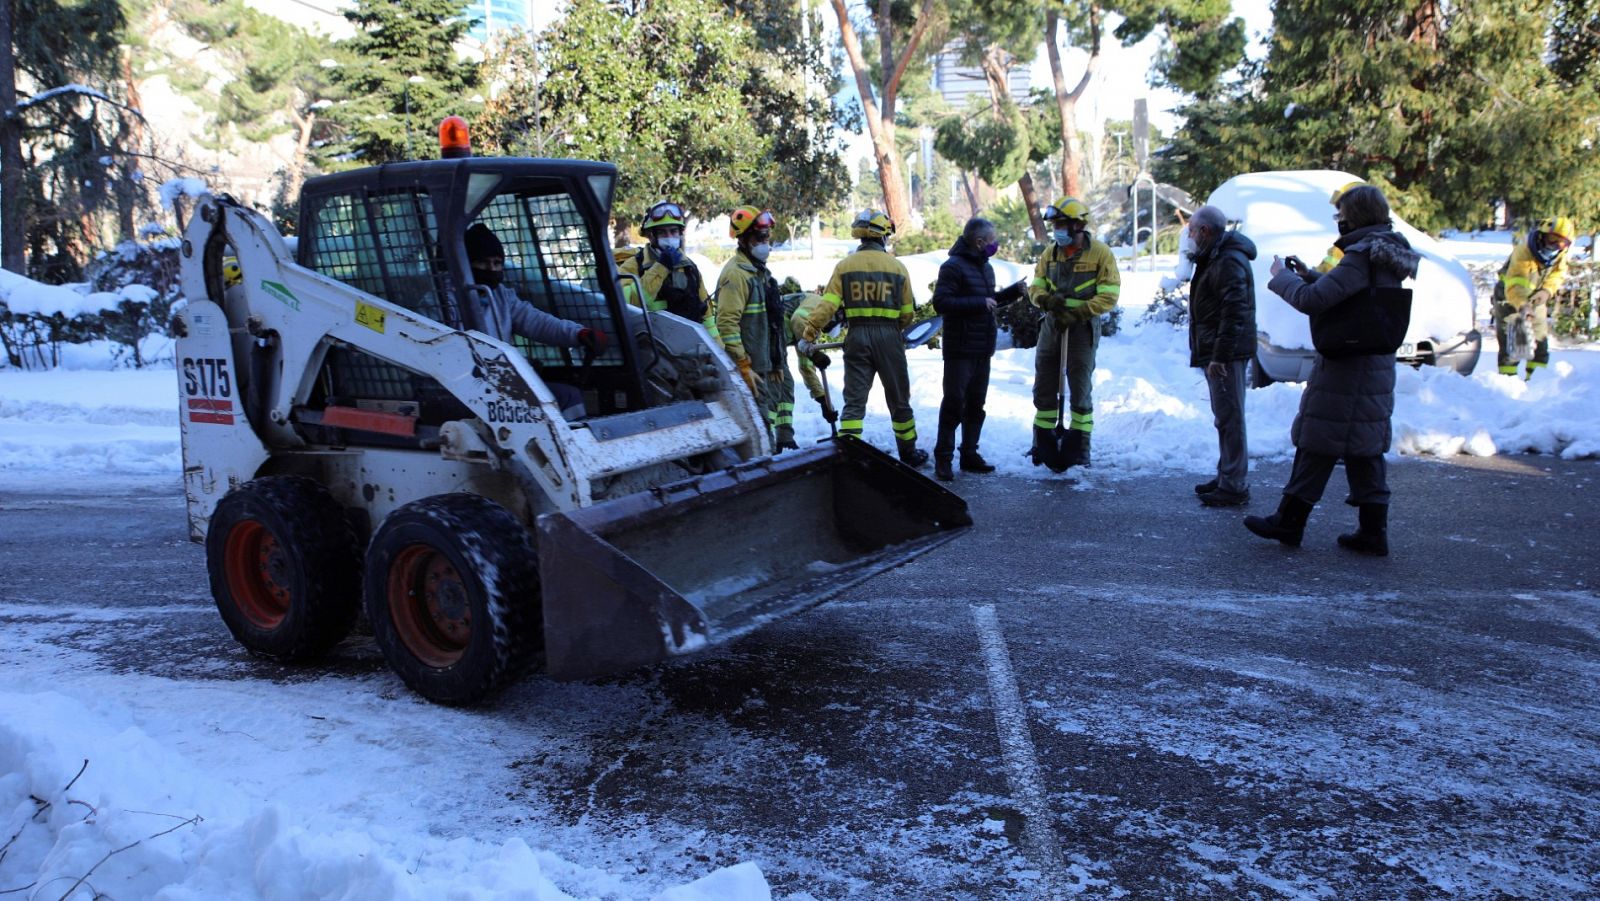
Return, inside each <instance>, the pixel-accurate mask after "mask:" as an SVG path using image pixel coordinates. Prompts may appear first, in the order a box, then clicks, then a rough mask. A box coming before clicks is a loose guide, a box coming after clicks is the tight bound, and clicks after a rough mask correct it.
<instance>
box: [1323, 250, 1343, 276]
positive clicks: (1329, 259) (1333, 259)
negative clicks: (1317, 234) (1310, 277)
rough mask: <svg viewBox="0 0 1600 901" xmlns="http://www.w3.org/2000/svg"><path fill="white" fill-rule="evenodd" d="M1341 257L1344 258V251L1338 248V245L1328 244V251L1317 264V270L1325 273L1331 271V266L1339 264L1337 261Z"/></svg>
mask: <svg viewBox="0 0 1600 901" xmlns="http://www.w3.org/2000/svg"><path fill="white" fill-rule="evenodd" d="M1342 259H1344V251H1342V250H1340V249H1339V245H1337V244H1329V245H1328V252H1327V253H1326V254H1324V255H1323V257H1322V262H1320V263H1318V264H1317V271H1318V272H1320V273H1322V274H1323V275H1327V274H1328V273H1329V272H1332V271H1333V267H1335V266H1337V265H1339V261H1340V260H1342Z"/></svg>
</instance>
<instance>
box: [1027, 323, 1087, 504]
mask: <svg viewBox="0 0 1600 901" xmlns="http://www.w3.org/2000/svg"><path fill="white" fill-rule="evenodd" d="M1033 440H1034V448H1033V451H1032V454H1033V462H1034V463H1035V464H1043V465H1045V466H1048V467H1050V471H1051V472H1066V471H1067V468H1068V467H1070V466H1072V465H1073V464H1074V463H1076V462H1078V458H1079V456H1080V455H1081V454H1082V453H1083V432H1082V431H1080V430H1078V429H1069V428H1067V329H1062V330H1061V370H1060V378H1059V379H1058V380H1057V382H1056V427H1055V428H1054V429H1051V430H1050V431H1049V432H1047V433H1045V434H1040V433H1039V430H1038V429H1035V430H1034V435H1033Z"/></svg>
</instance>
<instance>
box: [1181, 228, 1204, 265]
mask: <svg viewBox="0 0 1600 901" xmlns="http://www.w3.org/2000/svg"><path fill="white" fill-rule="evenodd" d="M1199 252H1200V245H1198V244H1196V243H1195V241H1194V235H1191V234H1189V230H1188V229H1184V230H1183V234H1182V235H1180V236H1179V237H1178V256H1179V258H1180V259H1185V260H1192V259H1194V255H1195V254H1197V253H1199Z"/></svg>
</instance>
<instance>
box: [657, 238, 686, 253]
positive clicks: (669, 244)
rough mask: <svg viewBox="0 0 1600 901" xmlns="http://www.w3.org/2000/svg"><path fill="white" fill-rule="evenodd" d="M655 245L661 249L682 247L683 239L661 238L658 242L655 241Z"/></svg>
mask: <svg viewBox="0 0 1600 901" xmlns="http://www.w3.org/2000/svg"><path fill="white" fill-rule="evenodd" d="M656 246H657V247H660V248H661V249H662V250H677V249H679V248H681V247H683V239H682V238H662V239H661V240H660V241H659V242H657V244H656Z"/></svg>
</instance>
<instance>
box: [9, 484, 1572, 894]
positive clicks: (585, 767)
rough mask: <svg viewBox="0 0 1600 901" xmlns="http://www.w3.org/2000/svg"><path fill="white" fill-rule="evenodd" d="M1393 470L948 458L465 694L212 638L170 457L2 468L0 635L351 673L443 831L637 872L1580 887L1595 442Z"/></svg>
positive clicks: (1043, 884)
mask: <svg viewBox="0 0 1600 901" xmlns="http://www.w3.org/2000/svg"><path fill="white" fill-rule="evenodd" d="M1285 473H1286V466H1284V465H1266V466H1264V467H1262V469H1261V470H1260V471H1258V472H1257V473H1255V474H1254V485H1255V490H1256V493H1257V500H1256V501H1255V503H1254V504H1253V506H1252V508H1251V509H1252V510H1253V511H1254V512H1263V513H1264V512H1268V511H1270V510H1271V509H1272V507H1273V506H1274V505H1275V501H1276V489H1277V487H1278V486H1279V485H1281V484H1282V479H1283V477H1284V475H1285ZM1391 477H1392V482H1393V486H1394V490H1395V495H1396V513H1395V516H1394V518H1393V522H1392V528H1393V529H1394V534H1393V537H1392V542H1393V547H1394V553H1395V556H1394V557H1391V558H1389V559H1387V560H1372V559H1366V558H1357V557H1354V556H1351V555H1349V554H1346V553H1344V552H1342V551H1340V550H1338V549H1337V548H1335V547H1334V546H1333V539H1334V536H1335V535H1336V534H1337V533H1338V532H1339V531H1342V530H1345V529H1347V528H1349V526H1350V525H1351V524H1352V523H1353V520H1354V511H1353V510H1350V509H1349V508H1345V507H1343V506H1342V505H1340V504H1338V503H1336V501H1337V499H1338V498H1339V497H1340V496H1342V492H1341V490H1340V489H1341V487H1342V486H1341V485H1339V484H1338V481H1337V480H1338V479H1339V478H1341V475H1340V474H1337V473H1336V475H1335V479H1336V481H1335V483H1334V484H1333V485H1332V486H1330V491H1329V495H1330V500H1331V501H1334V503H1329V502H1327V501H1325V502H1324V504H1323V505H1321V506H1320V507H1319V508H1318V510H1317V512H1316V514H1314V516H1313V519H1312V524H1311V527H1310V529H1309V531H1308V535H1307V539H1306V546H1305V547H1304V548H1302V549H1300V550H1299V551H1290V550H1286V549H1283V548H1281V547H1279V546H1277V545H1275V544H1269V543H1265V542H1261V541H1259V540H1257V539H1253V538H1251V537H1250V536H1249V535H1247V534H1246V533H1245V532H1244V531H1243V529H1242V527H1241V526H1240V525H1239V523H1238V520H1239V518H1240V516H1241V515H1242V514H1241V512H1239V511H1214V510H1204V509H1201V508H1200V507H1199V505H1198V504H1197V503H1196V502H1195V500H1194V498H1193V495H1192V493H1191V491H1190V487H1189V486H1190V484H1191V483H1192V482H1193V481H1195V479H1192V478H1183V477H1163V478H1144V479H1139V480H1127V481H1113V480H1111V479H1110V478H1109V477H1107V476H1105V475H1104V474H1100V473H1094V474H1092V475H1091V477H1090V481H1091V482H1093V483H1096V485H1097V487H1095V488H1093V489H1092V490H1085V488H1084V487H1083V486H1080V487H1078V488H1074V487H1071V486H1068V485H1066V484H1065V483H1062V482H1059V481H1056V482H1036V481H1028V480H1021V479H1001V478H995V477H982V478H979V477H966V478H963V479H961V480H959V481H958V482H957V483H956V487H957V488H958V489H959V490H961V491H962V492H963V493H964V494H966V495H967V496H968V498H969V500H970V501H971V503H972V504H973V507H974V513H975V517H976V519H977V521H978V523H979V525H978V527H977V528H976V529H975V530H974V531H973V532H972V533H971V534H969V535H967V536H965V537H963V538H962V539H960V540H958V541H956V542H954V543H952V544H949V545H946V546H945V547H943V548H941V549H939V550H938V551H935V552H934V553H932V554H930V555H928V556H927V557H924V558H923V559H921V560H919V561H917V562H915V563H913V564H911V565H909V566H907V567H905V568H903V569H901V570H899V571H896V572H894V573H891V574H888V575H885V576H882V577H880V578H877V579H874V580H872V581H870V582H868V583H866V584H865V585H863V586H862V587H861V588H860V589H859V590H858V591H857V592H856V593H854V594H852V595H851V596H850V597H847V598H845V599H842V600H840V601H836V602H834V603H832V604H829V605H826V606H824V607H821V608H818V609H816V610H814V611H811V612H809V613H807V614H804V615H801V616H798V617H795V618H792V619H790V620H787V621H785V622H783V623H780V624H777V625H774V626H772V627H769V628H768V629H766V630H764V631H762V632H759V633H757V634H756V635H754V636H751V637H750V638H747V639H746V640H744V641H743V642H741V643H738V644H736V645H734V646H733V647H732V648H729V649H725V650H720V651H717V652H714V653H712V654H709V655H706V656H702V657H700V658H696V659H693V660H690V661H685V662H682V663H679V664H675V665H672V666H667V667H663V668H660V669H658V670H655V671H652V672H647V673H642V674H637V675H632V676H628V677H624V678H619V679H613V680H608V681H603V682H598V683H591V684H575V685H573V684H559V683H553V682H550V681H548V680H546V679H544V678H542V677H540V676H538V675H533V676H530V677H528V678H525V679H524V680H523V681H522V682H520V683H519V684H517V685H515V686H514V687H512V688H511V689H510V690H509V691H508V692H507V693H506V694H505V695H503V696H502V697H501V698H500V699H499V700H498V701H497V702H496V703H495V704H494V705H493V706H492V707H490V708H488V709H485V710H480V711H473V712H469V713H462V712H459V711H444V710H441V709H439V708H434V707H430V706H429V705H427V704H425V703H422V702H420V701H417V700H416V699H414V698H413V697H411V696H410V695H408V694H407V693H405V692H404V690H403V688H402V687H401V686H400V685H399V683H398V681H397V680H396V679H394V678H393V677H392V676H390V674H389V673H388V672H387V670H386V669H385V668H384V667H383V665H382V662H381V660H380V659H379V658H378V656H377V654H376V651H375V650H374V649H373V648H372V646H371V644H370V642H369V641H367V640H366V639H364V638H361V637H357V638H354V639H352V640H351V641H349V642H346V644H345V645H343V646H342V647H341V648H340V650H339V652H338V654H337V656H336V659H335V660H333V661H331V662H330V663H329V664H327V665H325V666H320V667H285V666H281V665H276V664H271V663H267V662H263V661H258V660H254V659H252V658H250V657H249V656H248V655H247V654H245V653H243V652H242V651H240V650H239V649H238V648H237V647H235V646H234V645H233V643H232V641H231V639H230V638H229V637H228V635H227V633H226V631H225V629H224V628H223V626H222V624H221V622H220V621H219V620H218V618H217V617H216V615H215V612H214V610H212V609H211V608H210V607H209V603H210V601H209V597H208V595H207V591H206V585H205V573H204V567H203V561H202V554H201V552H200V549H199V548H198V547H197V546H192V545H190V544H188V542H187V541H186V540H185V539H184V535H183V526H184V523H183V516H182V509H181V500H180V499H179V498H178V497H177V496H176V493H175V492H172V493H165V492H163V493H153V494H152V493H135V494H131V495H128V496H117V497H106V498H101V497H91V496H71V495H66V494H61V495H51V496H44V495H15V494H12V495H0V573H3V578H0V660H3V661H5V662H6V666H7V668H11V667H16V668H18V669H19V670H20V669H28V670H29V671H30V672H31V673H32V674H33V675H35V676H41V675H42V676H45V677H47V678H49V679H51V680H53V681H55V682H57V683H59V684H63V685H68V684H71V682H72V680H74V678H75V677H76V676H77V675H78V674H81V673H86V672H90V671H94V672H97V673H101V674H103V673H106V672H111V673H118V674H122V675H123V676H124V677H125V678H124V679H122V680H119V684H126V686H127V691H128V694H129V696H130V698H132V697H133V696H135V695H137V694H138V693H139V692H141V690H144V689H145V688H147V687H148V686H149V685H151V684H152V683H153V681H154V680H157V679H160V680H163V684H165V680H175V681H176V682H178V683H180V684H184V683H187V684H192V685H194V686H196V687H197V688H204V687H205V686H207V685H216V684H219V683H222V682H226V683H227V684H229V685H230V686H243V687H244V688H245V689H247V690H249V691H251V692H253V693H254V694H255V695H257V696H259V698H261V699H262V701H263V703H270V702H271V699H273V698H276V697H280V696H285V691H284V689H285V686H287V685H291V684H292V685H293V686H295V687H296V688H297V689H299V688H306V687H311V688H314V689H316V692H315V693H314V694H313V695H311V696H312V697H315V698H317V699H318V704H317V709H316V710H315V711H309V710H308V711H307V715H314V716H315V717H316V718H317V719H319V720H321V719H322V718H323V717H327V716H331V717H332V719H331V721H330V722H329V725H328V727H329V728H335V729H337V728H339V727H340V726H339V716H338V714H339V710H338V707H339V704H340V703H341V700H342V702H343V703H344V704H347V705H348V706H349V708H350V709H351V710H356V709H362V708H365V709H366V710H367V713H365V714H363V716H364V717H365V718H363V719H360V720H358V721H356V723H355V724H354V725H352V726H350V728H360V729H363V730H366V731H367V732H368V733H372V734H371V735H370V739H369V740H371V741H373V742H375V743H377V744H379V745H382V746H385V747H389V748H410V747H412V746H415V748H416V749H418V753H420V754H421V755H422V757H423V759H425V760H428V761H430V763H429V767H428V769H427V771H426V773H419V774H418V776H417V779H418V780H419V781H420V782H422V783H423V784H425V785H426V786H427V787H428V790H429V791H432V792H434V793H435V796H436V797H437V807H436V808H435V809H434V810H432V811H423V812H419V814H418V815H419V816H431V817H432V819H431V820H430V822H428V823H427V828H428V829H429V830H431V831H433V832H435V833H437V834H441V835H469V836H474V837H478V838H493V837H496V836H520V837H522V838H524V839H525V840H526V841H527V842H528V843H529V844H530V845H532V846H533V847H535V848H548V849H550V850H553V851H555V852H556V853H558V854H560V855H561V856H562V857H564V858H566V859H568V860H572V861H575V862H578V863H581V864H588V865H591V866H594V867H599V868H604V869H606V870H610V871H613V872H627V871H635V870H636V871H637V872H639V873H655V874H659V875H660V876H661V877H662V878H665V879H669V880H670V879H679V878H682V879H687V878H693V877H694V876H696V875H699V874H701V873H704V872H705V871H706V870H707V869H708V868H710V867H715V866H721V865H727V864H732V863H735V862H738V861H755V862H757V863H759V864H760V866H761V868H762V870H763V872H764V873H765V874H766V875H767V878H768V880H769V881H770V882H771V884H772V885H773V887H774V894H775V896H776V897H780V898H784V897H791V896H796V895H799V896H800V897H804V896H803V895H800V893H802V892H804V893H809V894H810V895H811V896H813V897H815V898H819V899H831V898H846V897H858V898H874V899H878V898H905V899H934V898H1034V897H1039V898H1049V897H1066V896H1070V895H1073V894H1077V893H1084V894H1086V895H1087V896H1091V897H1113V896H1120V897H1133V898H1172V897H1214V898H1255V897H1259V898H1300V897H1330V898H1445V897H1451V898H1455V897H1467V898H1491V897H1526V898H1585V897H1600V887H1597V884H1596V882H1595V878H1596V877H1595V875H1594V874H1596V873H1597V872H1600V842H1597V839H1600V593H1597V585H1600V563H1597V561H1596V552H1597V545H1596V535H1597V534H1600V463H1597V462H1595V461H1577V462H1567V461H1560V460H1553V459H1550V458H1540V457H1512V458H1495V459H1490V460H1469V461H1468V462H1466V463H1439V462H1418V461H1412V460H1407V461H1404V462H1402V463H1399V464H1397V465H1395V466H1394V467H1393V468H1392V470H1391ZM781 526H782V524H776V523H775V524H774V527H775V534H774V541H773V544H774V548H775V551H777V552H781V550H782V548H783V547H784V544H785V543H784V541H783V539H782V535H781ZM295 696H296V697H304V696H305V695H304V694H303V693H302V694H297V695H295ZM193 703H194V704H195V705H196V711H195V714H196V715H195V720H196V723H197V724H199V723H212V724H213V725H211V726H208V727H207V728H216V726H215V725H214V724H215V723H217V722H224V723H225V722H226V720H227V718H228V717H229V716H233V715H235V714H234V713H233V712H230V711H220V710H217V711H213V710H207V709H206V704H207V703H208V701H207V693H206V692H204V691H196V692H195V693H194V699H193ZM373 704H376V705H377V706H378V707H379V709H380V710H381V713H380V714H379V715H377V716H373V715H372V714H371V710H370V708H371V707H372V705H373ZM330 708H331V709H330ZM355 715H356V714H354V713H350V714H349V716H352V717H353V716H355ZM196 728H197V729H198V728H200V727H199V726H198V725H197V727H196ZM289 751H290V753H300V752H304V753H305V757H306V760H305V763H304V767H305V768H306V772H307V774H308V778H309V777H310V776H311V774H314V773H318V772H321V771H323V770H327V769H340V768H344V769H346V770H347V772H346V773H344V774H343V777H344V778H347V779H348V780H351V781H354V782H357V783H359V782H361V781H362V780H371V781H372V783H373V784H372V785H371V786H370V787H369V790H370V791H373V792H383V791H386V790H389V789H390V786H389V785H388V784H386V783H385V782H384V779H385V778H392V776H386V777H379V776H376V775H374V774H371V773H369V772H367V771H366V769H365V767H364V764H363V761H362V760H359V759H356V760H348V761H339V760H329V759H326V758H324V757H319V756H318V755H317V754H315V748H312V747H307V748H304V749H294V748H290V749H289ZM279 765H281V764H279ZM221 775H223V776H224V777H225V776H226V773H223V774H221Z"/></svg>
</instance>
